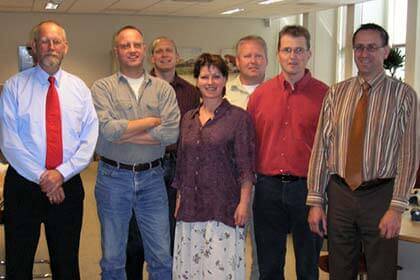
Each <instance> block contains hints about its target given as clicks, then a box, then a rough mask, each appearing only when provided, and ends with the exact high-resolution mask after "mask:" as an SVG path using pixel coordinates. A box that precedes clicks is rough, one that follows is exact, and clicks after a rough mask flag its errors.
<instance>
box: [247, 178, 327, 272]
mask: <svg viewBox="0 0 420 280" xmlns="http://www.w3.org/2000/svg"><path fill="white" fill-rule="evenodd" d="M307 193H308V190H307V187H306V180H303V179H300V180H297V181H289V182H284V181H282V180H281V179H279V178H276V177H274V176H264V175H258V179H257V184H256V185H255V197H254V206H253V207H254V228H255V239H256V243H257V255H258V266H259V270H260V280H272V279H276V280H278V279H284V264H285V255H286V239H287V234H288V233H289V232H290V233H291V234H292V237H293V248H294V251H295V258H296V277H297V279H298V280H317V279H318V258H319V252H320V250H321V246H322V239H321V238H320V237H319V236H318V235H316V234H313V233H312V232H311V231H310V229H309V225H308V222H307V216H308V207H307V206H306V196H307Z"/></svg>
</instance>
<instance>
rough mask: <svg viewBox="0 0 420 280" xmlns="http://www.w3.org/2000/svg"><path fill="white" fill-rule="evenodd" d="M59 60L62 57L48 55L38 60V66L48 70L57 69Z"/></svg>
mask: <svg viewBox="0 0 420 280" xmlns="http://www.w3.org/2000/svg"><path fill="white" fill-rule="evenodd" d="M61 60H62V57H59V56H58V55H55V54H48V55H45V56H43V57H42V58H41V59H40V64H41V65H44V66H46V67H48V68H58V67H60V64H61Z"/></svg>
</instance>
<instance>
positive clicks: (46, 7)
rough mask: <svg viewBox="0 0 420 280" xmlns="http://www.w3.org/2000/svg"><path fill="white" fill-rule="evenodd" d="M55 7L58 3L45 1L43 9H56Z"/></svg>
mask: <svg viewBox="0 0 420 280" xmlns="http://www.w3.org/2000/svg"><path fill="white" fill-rule="evenodd" d="M57 8H58V4H56V3H52V2H47V4H46V5H45V8H44V9H45V10H56V9H57Z"/></svg>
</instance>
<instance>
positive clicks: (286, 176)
mask: <svg viewBox="0 0 420 280" xmlns="http://www.w3.org/2000/svg"><path fill="white" fill-rule="evenodd" d="M272 177H275V178H277V179H279V180H281V181H282V182H294V181H298V180H306V177H299V176H294V175H290V174H278V175H273V176H272Z"/></svg>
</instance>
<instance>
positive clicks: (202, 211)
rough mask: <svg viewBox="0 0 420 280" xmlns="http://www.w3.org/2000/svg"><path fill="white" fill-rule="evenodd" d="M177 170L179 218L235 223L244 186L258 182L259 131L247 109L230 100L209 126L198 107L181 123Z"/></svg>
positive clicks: (210, 121) (215, 115)
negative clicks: (257, 144) (256, 133)
mask: <svg viewBox="0 0 420 280" xmlns="http://www.w3.org/2000/svg"><path fill="white" fill-rule="evenodd" d="M176 167H177V168H176V174H175V179H174V182H173V183H172V186H173V187H174V188H177V189H178V191H179V192H180V194H181V204H180V208H179V211H178V217H177V220H180V221H185V222H204V221H210V220H214V221H219V222H222V223H224V224H226V225H228V226H232V227H234V226H235V224H234V218H233V216H234V213H235V210H236V207H237V206H238V203H239V200H240V195H241V184H242V183H243V182H245V181H251V182H253V183H254V182H255V131H254V127H253V125H252V121H251V118H250V116H249V115H248V113H247V112H246V111H244V110H242V109H241V108H239V107H236V106H233V105H231V104H230V103H229V102H228V101H227V100H223V102H222V104H221V105H220V106H219V107H218V108H217V109H216V111H215V113H214V118H213V119H211V120H209V121H208V122H207V123H206V124H205V125H201V123H200V120H199V109H194V110H191V111H189V112H187V113H186V114H185V116H184V118H183V120H182V122H181V136H180V140H179V145H178V158H177V165H176Z"/></svg>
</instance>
